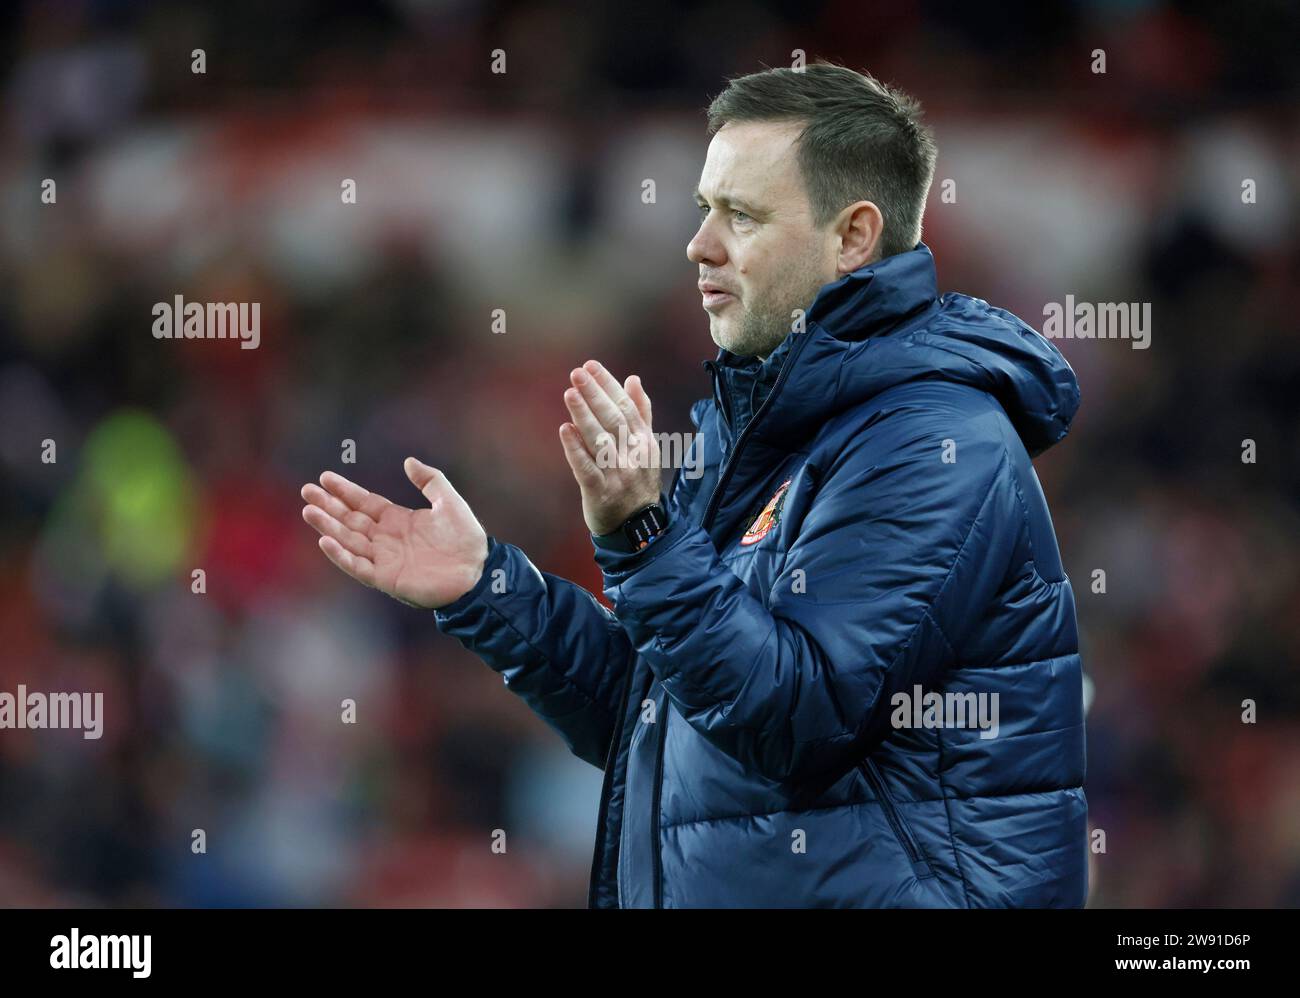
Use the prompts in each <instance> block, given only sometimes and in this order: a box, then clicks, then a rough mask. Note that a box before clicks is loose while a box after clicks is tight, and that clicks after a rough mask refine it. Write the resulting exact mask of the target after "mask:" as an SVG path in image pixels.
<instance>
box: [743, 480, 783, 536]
mask: <svg viewBox="0 0 1300 998" xmlns="http://www.w3.org/2000/svg"><path fill="white" fill-rule="evenodd" d="M789 487H790V479H789V478H787V479H786V480H785V481H784V482H782V483H781V487H780V488H779V489H777V490H776V495H774V496H773V497H772V498H771V499H769V500H768V503H767V505H766V506H764V507H763V512H761V513H759V514H758V516H757V517H755V518H754V522H753V523H751V524H750V525H749V529H748V530H746V531H745V536H744V537H742V538H741V539H740V543H741V545H742V546H748V545H750V544H757V543H758V542H759V541H761V540H762V539H763V538H764V537H766V536H767V532H768V531H769V530H771V529H772V528H773V527H775V526H776V525H777V524H778V523H780V522H781V508H782V507H783V506H784V505H785V493H786V490H787V489H788V488H789Z"/></svg>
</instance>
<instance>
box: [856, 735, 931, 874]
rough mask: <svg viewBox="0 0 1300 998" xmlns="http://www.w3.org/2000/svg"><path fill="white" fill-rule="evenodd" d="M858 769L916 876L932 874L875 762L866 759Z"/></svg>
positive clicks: (860, 763)
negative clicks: (874, 796)
mask: <svg viewBox="0 0 1300 998" xmlns="http://www.w3.org/2000/svg"><path fill="white" fill-rule="evenodd" d="M858 769H859V770H860V771H861V773H862V775H863V776H864V777H866V780H867V785H868V786H869V787H871V790H872V792H873V793H874V794H875V795H876V800H877V801H878V802H879V803H880V809H881V810H882V811H883V812H884V813H885V820H886V821H888V822H889V827H890V828H892V829H893V830H894V837H895V838H896V839H898V844H899V845H901V846H902V847H903V851H904V852H905V853H907V858H908V859H909V860H910V861H911V863H912V867H913V869H914V870H916V872H917V874H918V876H922V877H928V876H933V875H934V870H932V869H931V868H930V862H929V860H927V859H926V858H925V856H924V855H923V854H922V853H921V847H920V846H918V845H917V844H916V839H915V838H913V837H912V830H911V829H910V828H908V827H907V823H906V822H905V821H903V816H902V815H901V814H899V813H898V807H897V805H895V804H894V798H893V797H891V796H890V795H889V789H888V788H887V787H886V786H885V779H884V777H883V776H881V775H880V771H879V770H878V769H876V764H875V763H874V762H872V761H871V760H870V759H866V760H864V761H862V762H859V763H858Z"/></svg>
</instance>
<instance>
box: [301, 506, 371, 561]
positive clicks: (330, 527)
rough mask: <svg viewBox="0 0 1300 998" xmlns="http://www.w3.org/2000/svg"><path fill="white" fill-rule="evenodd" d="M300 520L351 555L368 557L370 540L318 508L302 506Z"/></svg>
mask: <svg viewBox="0 0 1300 998" xmlns="http://www.w3.org/2000/svg"><path fill="white" fill-rule="evenodd" d="M302 518H303V519H304V520H306V521H307V522H308V523H310V524H311V525H312V526H313V527H315V528H316V530H317V532H318V533H320V534H321V535H322V536H325V537H332V538H334V540H336V541H338V542H339V545H340V546H341V547H344V548H346V549H347V550H348V551H351V552H352V553H353V554H355V555H359V556H361V557H365V558H368V557H370V553H371V548H370V538H369V537H367V536H366V535H365V534H362V533H358V532H357V531H355V530H353V529H352V528H351V527H345V526H344V525H343V524H342V523H340V522H339V521H338V520H336V519H334V517H332V516H330V515H329V514H328V513H326V512H325V511H324V510H323V509H321V508H320V507H319V506H304V507H303V510H302Z"/></svg>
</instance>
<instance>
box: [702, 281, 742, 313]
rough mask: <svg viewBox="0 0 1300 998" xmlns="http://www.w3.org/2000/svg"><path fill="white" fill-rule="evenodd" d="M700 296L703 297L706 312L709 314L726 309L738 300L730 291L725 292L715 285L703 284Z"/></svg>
mask: <svg viewBox="0 0 1300 998" xmlns="http://www.w3.org/2000/svg"><path fill="white" fill-rule="evenodd" d="M700 295H701V296H702V297H703V305H704V309H705V311H709V312H711V311H713V310H714V309H719V308H725V307H726V306H727V305H729V304H731V303H732V302H733V301H735V300H736V296H735V295H733V294H732V293H731V292H730V291H723V290H722V289H721V288H719V287H718V286H717V285H714V284H701V285H700Z"/></svg>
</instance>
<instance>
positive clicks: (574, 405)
mask: <svg viewBox="0 0 1300 998" xmlns="http://www.w3.org/2000/svg"><path fill="white" fill-rule="evenodd" d="M564 405H565V407H566V408H567V409H568V410H569V415H570V416H571V417H573V423H574V427H575V429H577V431H578V433H579V434H580V435H581V438H582V442H583V443H584V444H585V445H586V449H587V451H588V453H589V455H591V456H595V455H596V454H599V453H600V451H601V447H602V446H604V444H603V441H604V439H605V438H607V437H610V436H611V434H610V432H609V430H607V429H605V427H603V426H602V425H601V424H600V420H598V419H597V418H596V417H595V415H594V414H593V413H592V411H591V407H590V406H589V405H588V404H587V400H586V399H585V398H583V396H582V393H581V392H580V391H578V389H576V388H570V389H568V390H566V391H565V393H564ZM610 442H611V443H612V442H613V441H612V440H611V441H610Z"/></svg>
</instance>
